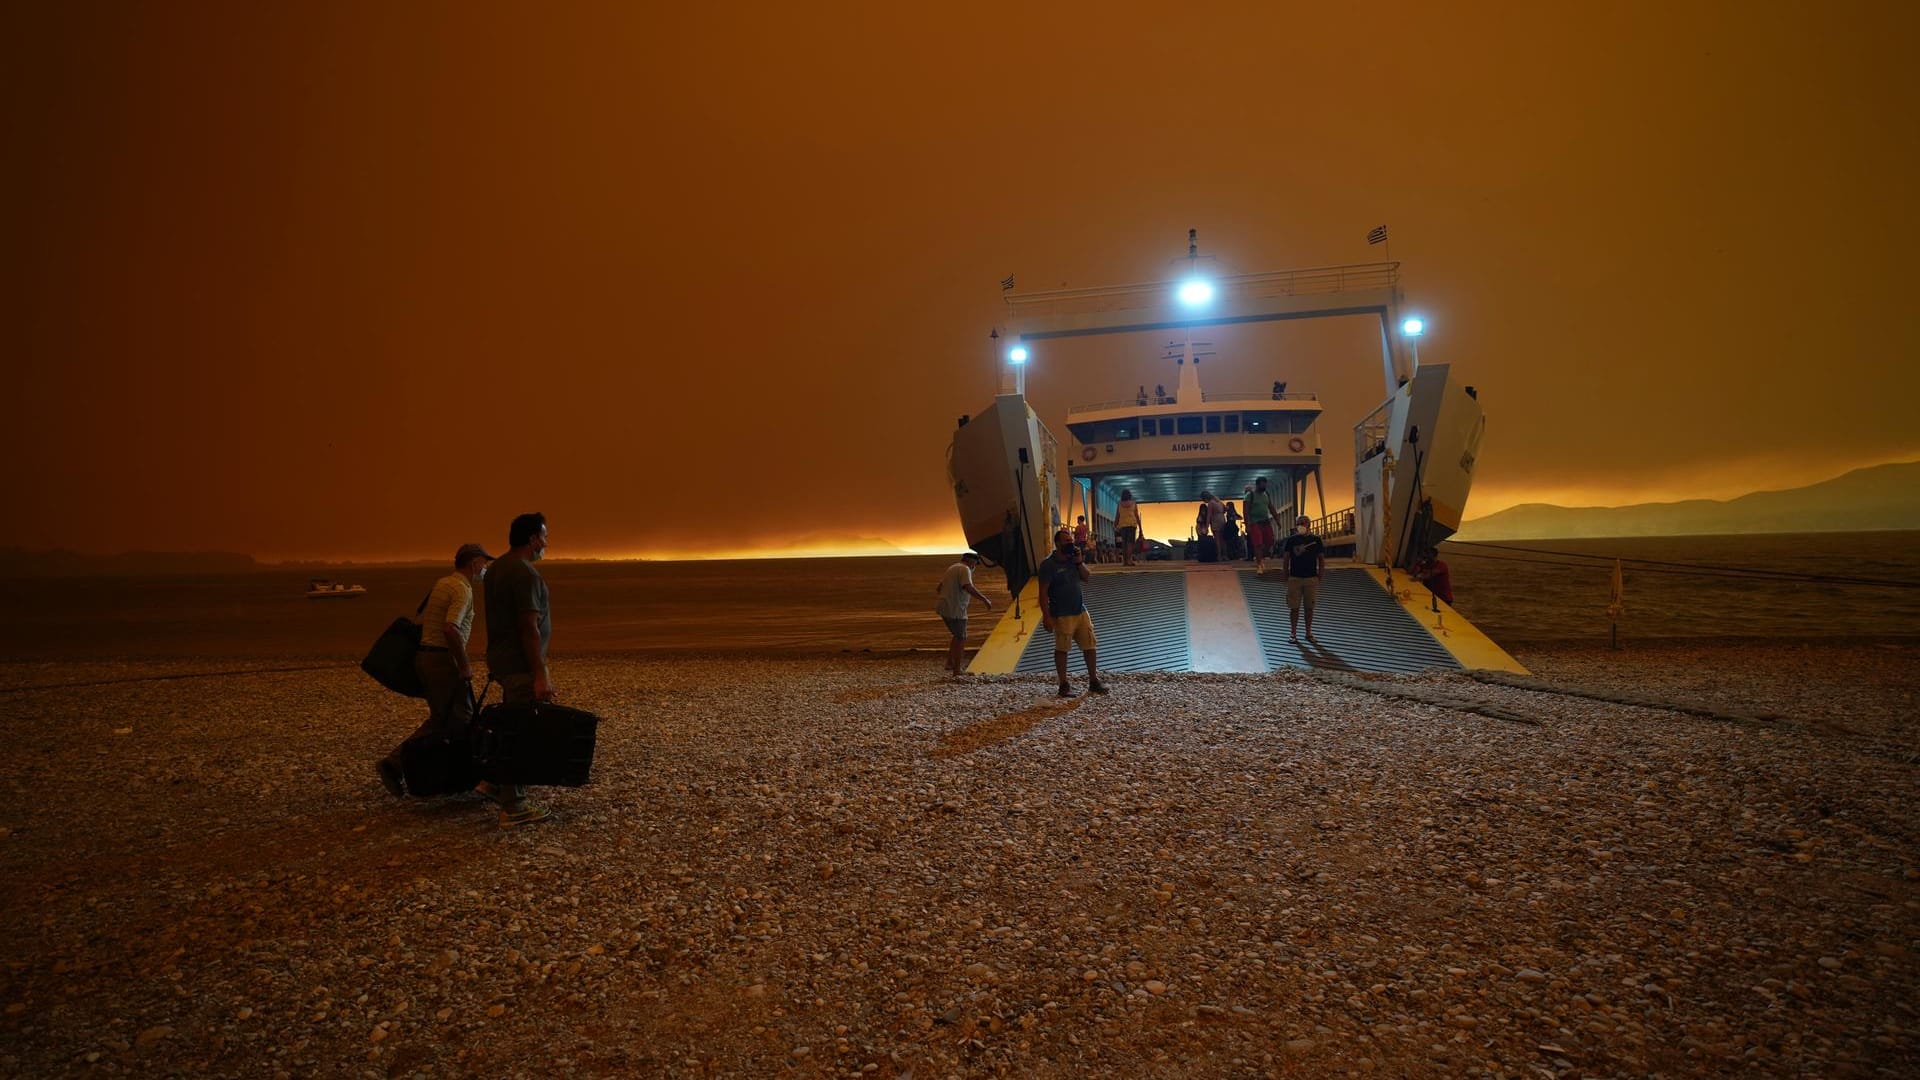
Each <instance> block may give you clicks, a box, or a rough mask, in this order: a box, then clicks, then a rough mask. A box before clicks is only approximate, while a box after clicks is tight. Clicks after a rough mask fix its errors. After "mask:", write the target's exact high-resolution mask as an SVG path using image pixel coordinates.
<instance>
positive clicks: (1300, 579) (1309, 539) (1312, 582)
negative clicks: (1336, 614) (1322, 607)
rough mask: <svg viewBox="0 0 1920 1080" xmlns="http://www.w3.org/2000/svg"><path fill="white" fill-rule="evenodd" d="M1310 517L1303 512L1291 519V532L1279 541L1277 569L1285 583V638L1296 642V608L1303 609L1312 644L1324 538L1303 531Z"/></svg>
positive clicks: (1323, 568) (1323, 567)
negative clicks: (1283, 577)
mask: <svg viewBox="0 0 1920 1080" xmlns="http://www.w3.org/2000/svg"><path fill="white" fill-rule="evenodd" d="M1312 524H1313V519H1312V518H1309V517H1307V516H1306V515H1305V514H1302V515H1301V516H1299V517H1297V518H1295V519H1294V521H1293V535H1292V536H1289V537H1287V538H1286V539H1285V540H1282V541H1281V542H1280V570H1281V572H1282V574H1283V575H1284V576H1285V580H1286V583H1287V640H1288V641H1291V642H1293V643H1294V644H1295V645H1298V644H1300V609H1301V608H1305V609H1306V611H1307V640H1308V641H1311V642H1313V643H1314V644H1315V645H1318V644H1320V639H1319V638H1316V637H1314V636H1313V607H1314V604H1315V602H1316V601H1318V600H1319V599H1320V576H1321V575H1322V574H1324V573H1325V572H1326V569H1327V545H1326V543H1325V541H1323V540H1321V539H1320V538H1319V537H1317V536H1315V535H1313V533H1311V532H1309V531H1307V530H1308V527H1309V526H1311V525H1312Z"/></svg>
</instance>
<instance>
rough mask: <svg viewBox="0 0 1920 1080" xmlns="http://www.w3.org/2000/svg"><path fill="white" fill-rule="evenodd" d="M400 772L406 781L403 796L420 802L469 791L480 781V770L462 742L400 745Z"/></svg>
mask: <svg viewBox="0 0 1920 1080" xmlns="http://www.w3.org/2000/svg"><path fill="white" fill-rule="evenodd" d="M400 771H401V772H402V773H403V774H405V776H406V778H407V794H409V795H412V796H415V797H417V798H422V799H431V798H433V797H435V796H438V795H458V794H460V793H461V792H463V791H472V790H473V786H474V785H475V784H477V783H479V782H480V770H479V768H478V767H477V766H476V765H475V764H474V760H473V750H472V748H471V747H470V746H469V744H468V742H467V740H465V739H431V740H429V739H422V740H419V741H417V742H406V743H402V744H401V746H400Z"/></svg>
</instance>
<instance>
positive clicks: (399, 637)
mask: <svg viewBox="0 0 1920 1080" xmlns="http://www.w3.org/2000/svg"><path fill="white" fill-rule="evenodd" d="M432 597H433V594H432V593H428V594H427V595H426V596H425V597H422V598H421V600H420V606H419V607H417V608H414V609H413V613H414V614H415V615H416V616H417V615H419V614H420V613H421V612H423V611H425V610H427V600H429V599H431V598H432ZM420 631H421V626H420V624H419V623H418V622H415V621H414V620H413V619H409V618H407V617H406V616H405V615H402V616H400V617H399V618H397V619H395V620H393V624H392V625H391V626H388V627H387V628H386V629H385V630H383V631H381V633H380V636H379V637H377V638H375V639H374V641H373V648H371V649H368V650H367V658H366V659H365V660H362V661H360V670H361V671H364V672H366V673H367V674H369V675H371V676H373V681H374V682H377V683H379V684H380V685H381V686H384V687H386V688H387V689H389V690H391V691H393V692H394V693H396V694H405V695H407V696H408V697H417V698H425V697H426V696H427V688H426V687H425V686H423V685H421V683H420V673H419V672H417V671H415V670H414V669H413V658H414V655H415V654H416V653H418V652H419V651H420Z"/></svg>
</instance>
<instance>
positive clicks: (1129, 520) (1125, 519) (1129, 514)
mask: <svg viewBox="0 0 1920 1080" xmlns="http://www.w3.org/2000/svg"><path fill="white" fill-rule="evenodd" d="M1113 527H1114V528H1116V529H1137V528H1139V527H1140V504H1139V503H1136V502H1134V501H1133V500H1131V499H1122V500H1120V509H1118V510H1115V511H1114V512H1113Z"/></svg>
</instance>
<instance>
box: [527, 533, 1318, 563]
mask: <svg viewBox="0 0 1920 1080" xmlns="http://www.w3.org/2000/svg"><path fill="white" fill-rule="evenodd" d="M1300 531H1301V532H1305V531H1306V530H1305V529H1302V530H1300ZM546 557H547V549H546V548H541V549H540V550H539V551H535V552H532V553H531V554H529V555H528V556H527V561H528V562H539V561H540V560H541V559H544V558H546Z"/></svg>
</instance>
